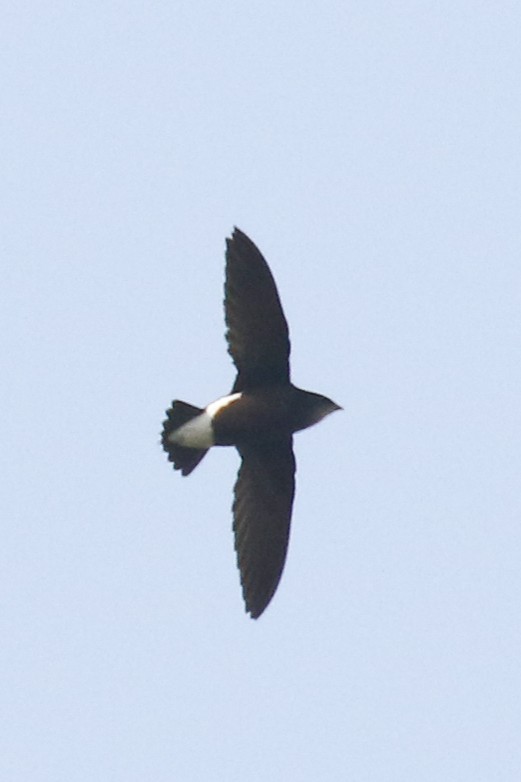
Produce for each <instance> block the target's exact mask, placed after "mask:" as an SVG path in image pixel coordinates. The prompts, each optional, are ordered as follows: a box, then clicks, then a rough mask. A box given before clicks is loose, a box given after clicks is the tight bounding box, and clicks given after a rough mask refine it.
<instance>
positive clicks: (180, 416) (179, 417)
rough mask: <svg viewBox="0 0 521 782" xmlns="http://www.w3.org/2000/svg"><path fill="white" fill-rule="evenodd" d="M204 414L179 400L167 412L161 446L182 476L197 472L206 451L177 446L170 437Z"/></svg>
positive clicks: (197, 408)
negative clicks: (184, 425) (188, 422)
mask: <svg viewBox="0 0 521 782" xmlns="http://www.w3.org/2000/svg"><path fill="white" fill-rule="evenodd" d="M202 412H203V410H202V409H201V408H200V407H194V406H193V405H189V404H187V403H186V402H180V401H179V400H178V399H176V400H175V401H174V402H172V407H170V408H169V409H168V410H167V411H166V414H167V416H168V417H167V419H166V420H165V421H163V431H162V433H161V444H162V446H163V448H164V449H165V451H166V452H167V454H168V461H169V462H173V464H174V470H181V475H190V473H191V472H192V470H195V468H196V467H197V465H198V464H199V462H200V461H201V459H202V458H203V456H204V455H205V453H206V449H203V450H198V449H196V448H184V447H183V446H182V445H176V444H175V443H173V442H172V441H171V439H170V435H171V434H172V432H175V431H176V429H179V427H180V426H182V425H183V424H186V422H187V421H190V420H191V419H192V418H195V417H196V416H197V415H199V414H200V413H202Z"/></svg>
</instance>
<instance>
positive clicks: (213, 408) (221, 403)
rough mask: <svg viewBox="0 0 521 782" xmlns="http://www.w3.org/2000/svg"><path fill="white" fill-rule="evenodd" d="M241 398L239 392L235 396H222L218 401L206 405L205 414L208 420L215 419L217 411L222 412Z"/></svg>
mask: <svg viewBox="0 0 521 782" xmlns="http://www.w3.org/2000/svg"><path fill="white" fill-rule="evenodd" d="M241 396H242V393H240V392H239V393H237V394H230V395H229V396H222V397H221V398H220V399H217V400H216V401H215V402H212V403H211V405H208V407H207V408H206V410H205V412H206V413H208V415H209V416H210V418H215V416H216V415H217V413H218V412H219V410H222V409H223V407H228V405H231V403H232V402H235V400H236V399H240V398H241Z"/></svg>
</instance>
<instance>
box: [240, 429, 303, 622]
mask: <svg viewBox="0 0 521 782" xmlns="http://www.w3.org/2000/svg"><path fill="white" fill-rule="evenodd" d="M238 450H239V453H240V455H241V458H242V463H241V467H240V469H239V474H238V476H237V482H236V484H235V490H234V491H235V499H234V503H233V531H234V534H235V550H236V552H237V564H238V566H239V570H240V574H241V584H242V593H243V597H244V602H245V604H246V611H247V612H248V613H250V614H251V616H252V618H253V619H257V617H259V616H260V615H261V614H262V612H263V611H264V609H265V608H266V606H267V605H268V603H269V602H270V600H271V598H272V597H273V595H274V594H275V590H276V589H277V586H278V583H279V581H280V577H281V575H282V570H283V568H284V563H285V561H286V552H287V549H288V541H289V529H290V521H291V509H292V506H293V497H294V495H295V457H294V455H293V443H292V438H289V439H287V440H281V441H272V442H266V443H262V444H260V445H259V444H256V445H248V446H242V445H241V446H240V447H239V448H238Z"/></svg>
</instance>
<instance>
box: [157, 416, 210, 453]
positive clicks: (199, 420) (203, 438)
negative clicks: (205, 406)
mask: <svg viewBox="0 0 521 782" xmlns="http://www.w3.org/2000/svg"><path fill="white" fill-rule="evenodd" d="M168 439H169V440H170V442H171V443H175V444H176V445H182V446H183V448H200V449H203V448H211V447H212V445H215V443H214V440H213V429H212V419H211V418H210V416H209V415H208V413H207V412H206V410H205V411H204V412H203V413H201V414H200V415H198V416H196V417H195V418H192V419H191V421H187V422H186V424H183V425H182V426H180V427H179V429H176V430H175V431H174V432H170V434H169V435H168Z"/></svg>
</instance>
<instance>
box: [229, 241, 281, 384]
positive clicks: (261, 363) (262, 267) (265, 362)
mask: <svg viewBox="0 0 521 782" xmlns="http://www.w3.org/2000/svg"><path fill="white" fill-rule="evenodd" d="M224 313H225V320H226V327H227V331H226V339H227V340H228V351H229V353H230V355H231V357H232V358H233V362H234V364H235V366H236V367H237V372H238V374H237V379H236V381H235V386H234V388H233V390H234V391H242V390H244V389H245V388H247V387H258V386H269V385H276V384H278V383H288V382H289V349H290V345H289V335H288V324H287V323H286V318H285V317H284V313H283V311H282V306H281V303H280V299H279V294H278V293H277V288H276V286H275V281H274V279H273V276H272V274H271V272H270V269H269V267H268V264H267V263H266V261H265V260H264V258H263V257H262V255H261V253H260V252H259V250H258V249H257V247H256V246H255V245H254V244H253V242H252V241H251V239H249V238H248V237H247V236H246V234H244V233H243V232H242V231H240V230H239V229H238V228H235V229H234V231H233V234H232V237H231V239H227V240H226V279H225V284H224Z"/></svg>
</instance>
